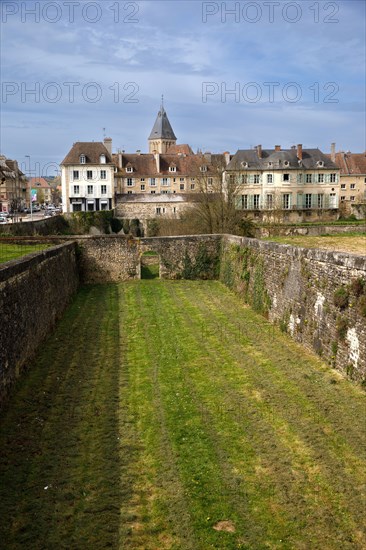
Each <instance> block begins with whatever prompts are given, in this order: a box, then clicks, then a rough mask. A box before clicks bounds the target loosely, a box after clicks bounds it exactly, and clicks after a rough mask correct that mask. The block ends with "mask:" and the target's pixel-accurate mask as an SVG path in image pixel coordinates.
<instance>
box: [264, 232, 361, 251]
mask: <svg viewBox="0 0 366 550" xmlns="http://www.w3.org/2000/svg"><path fill="white" fill-rule="evenodd" d="M264 240H266V241H274V242H276V243H280V244H291V245H293V246H303V247H305V248H324V249H327V250H337V251H342V252H351V253H352V254H363V255H365V254H366V233H344V234H340V235H320V236H316V237H312V236H308V235H289V236H286V237H268V238H266V239H264Z"/></svg>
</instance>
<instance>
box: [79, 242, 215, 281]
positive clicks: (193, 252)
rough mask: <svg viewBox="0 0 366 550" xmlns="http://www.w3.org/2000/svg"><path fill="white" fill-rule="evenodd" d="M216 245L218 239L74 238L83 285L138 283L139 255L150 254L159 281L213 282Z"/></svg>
mask: <svg viewBox="0 0 366 550" xmlns="http://www.w3.org/2000/svg"><path fill="white" fill-rule="evenodd" d="M220 242H221V236H220V235H194V236H188V237H187V236H183V237H151V238H143V239H133V238H128V237H126V236H109V235H106V236H98V237H86V238H83V237H77V243H78V246H79V250H80V270H81V278H82V280H83V282H85V283H106V282H118V281H125V280H128V279H139V278H140V273H141V271H140V270H141V257H142V255H143V253H144V252H148V251H154V252H156V253H157V254H158V255H159V262H160V277H161V278H162V279H178V278H203V279H213V278H216V277H217V275H218V266H219V253H220Z"/></svg>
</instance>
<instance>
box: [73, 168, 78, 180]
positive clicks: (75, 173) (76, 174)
mask: <svg viewBox="0 0 366 550" xmlns="http://www.w3.org/2000/svg"><path fill="white" fill-rule="evenodd" d="M72 178H73V179H74V180H78V179H79V170H74V171H73V173H72Z"/></svg>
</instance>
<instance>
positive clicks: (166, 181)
mask: <svg viewBox="0 0 366 550" xmlns="http://www.w3.org/2000/svg"><path fill="white" fill-rule="evenodd" d="M161 184H162V185H170V178H163V179H162V182H161Z"/></svg>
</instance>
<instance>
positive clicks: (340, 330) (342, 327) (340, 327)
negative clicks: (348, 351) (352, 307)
mask: <svg viewBox="0 0 366 550" xmlns="http://www.w3.org/2000/svg"><path fill="white" fill-rule="evenodd" d="M336 329H337V336H338V338H339V339H340V340H344V339H345V338H346V334H347V330H348V320H347V319H346V318H345V317H338V319H337V322H336Z"/></svg>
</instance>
